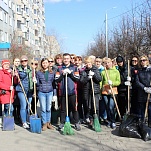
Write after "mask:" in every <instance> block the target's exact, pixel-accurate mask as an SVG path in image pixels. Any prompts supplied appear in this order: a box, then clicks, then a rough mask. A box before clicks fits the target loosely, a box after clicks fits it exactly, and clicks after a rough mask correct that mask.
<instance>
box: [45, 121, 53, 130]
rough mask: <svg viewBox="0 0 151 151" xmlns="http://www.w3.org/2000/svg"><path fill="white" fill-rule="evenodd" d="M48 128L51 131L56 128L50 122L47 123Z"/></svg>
mask: <svg viewBox="0 0 151 151" xmlns="http://www.w3.org/2000/svg"><path fill="white" fill-rule="evenodd" d="M47 128H48V129H51V130H54V128H53V127H52V125H51V123H49V122H48V123H47Z"/></svg>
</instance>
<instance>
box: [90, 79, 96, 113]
mask: <svg viewBox="0 0 151 151" xmlns="http://www.w3.org/2000/svg"><path fill="white" fill-rule="evenodd" d="M91 86H92V96H93V103H94V113H95V114H96V104H95V96H94V85H93V80H92V78H91Z"/></svg>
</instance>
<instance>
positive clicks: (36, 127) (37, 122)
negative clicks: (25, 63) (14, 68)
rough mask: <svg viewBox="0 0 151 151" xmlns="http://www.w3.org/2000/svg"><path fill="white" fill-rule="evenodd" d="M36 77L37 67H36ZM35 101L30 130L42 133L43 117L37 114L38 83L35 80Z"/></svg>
mask: <svg viewBox="0 0 151 151" xmlns="http://www.w3.org/2000/svg"><path fill="white" fill-rule="evenodd" d="M34 77H35V69H34ZM34 103H35V115H31V116H30V131H31V132H32V133H39V134H40V133H41V119H40V118H38V116H37V106H36V83H35V82H34Z"/></svg>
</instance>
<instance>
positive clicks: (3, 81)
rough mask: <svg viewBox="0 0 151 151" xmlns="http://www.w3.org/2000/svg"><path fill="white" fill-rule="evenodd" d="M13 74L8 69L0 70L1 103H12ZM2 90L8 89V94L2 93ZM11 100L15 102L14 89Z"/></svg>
mask: <svg viewBox="0 0 151 151" xmlns="http://www.w3.org/2000/svg"><path fill="white" fill-rule="evenodd" d="M11 83H12V75H11V73H10V72H8V71H7V70H4V69H2V70H0V104H7V103H10V95H11V91H10V86H11V85H12V84H11ZM2 90H5V91H6V94H2V93H1V92H2ZM11 102H12V103H13V102H14V90H13V91H12V98H11Z"/></svg>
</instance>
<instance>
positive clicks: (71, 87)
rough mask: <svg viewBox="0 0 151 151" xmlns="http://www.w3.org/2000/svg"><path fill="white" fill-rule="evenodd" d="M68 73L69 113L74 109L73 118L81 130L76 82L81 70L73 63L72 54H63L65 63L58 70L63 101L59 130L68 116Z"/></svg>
mask: <svg viewBox="0 0 151 151" xmlns="http://www.w3.org/2000/svg"><path fill="white" fill-rule="evenodd" d="M66 74H67V89H68V100H69V101H68V108H69V113H70V111H72V114H73V118H74V121H75V129H76V130H78V131H79V130H81V127H80V125H79V124H78V122H79V117H78V111H77V99H76V97H77V96H76V94H77V89H76V82H77V81H79V72H78V70H77V67H75V66H74V65H73V64H71V57H70V54H68V53H65V54H63V64H62V66H58V72H56V82H57V83H59V84H58V85H59V86H58V89H59V94H58V95H59V97H60V103H61V124H60V125H59V128H58V129H59V130H61V129H62V128H63V127H64V122H65V117H66V82H65V81H66V80H65V78H66Z"/></svg>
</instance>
